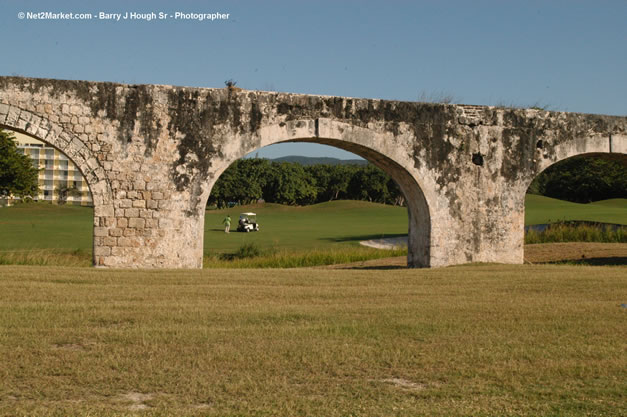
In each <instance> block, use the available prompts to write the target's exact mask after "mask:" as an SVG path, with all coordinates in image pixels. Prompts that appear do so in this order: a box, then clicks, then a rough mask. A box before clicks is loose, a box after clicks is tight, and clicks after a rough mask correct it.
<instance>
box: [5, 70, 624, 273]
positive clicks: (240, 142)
mask: <svg viewBox="0 0 627 417" xmlns="http://www.w3.org/2000/svg"><path fill="white" fill-rule="evenodd" d="M0 126H4V127H7V128H10V129H14V130H17V131H21V132H25V133H28V134H30V135H32V136H34V137H36V138H38V139H41V140H44V141H46V142H48V143H50V144H51V145H53V146H55V147H57V148H58V149H59V150H61V151H62V152H64V153H66V154H67V155H68V156H69V157H70V158H71V159H72V160H73V161H74V162H75V163H76V164H77V165H78V167H79V169H80V170H81V171H82V172H83V174H84V175H85V176H86V179H87V182H88V184H89V186H90V188H91V191H92V193H93V196H94V204H95V217H94V262H95V264H96V265H97V266H103V267H124V268H129V267H142V268H144V267H147V268H156V267H167V268H198V267H201V266H202V249H203V240H202V239H203V225H204V208H205V204H206V201H207V198H208V196H209V193H210V190H211V187H212V186H213V184H214V183H215V181H216V180H217V178H218V177H219V175H220V174H221V173H222V172H223V171H224V170H225V169H226V168H227V167H228V166H229V165H230V164H231V163H233V162H234V161H235V160H237V159H239V158H241V157H242V156H244V155H245V154H247V153H249V152H252V151H254V150H255V149H258V148H259V147H262V146H267V145H269V144H272V143H277V142H283V141H310V142H317V143H325V144H330V145H333V146H337V147H340V148H344V149H346V150H349V151H352V152H355V153H357V154H359V155H362V156H363V157H365V158H367V159H368V160H370V161H372V162H373V163H375V164H376V165H378V166H380V167H381V168H383V169H385V170H386V171H387V172H388V173H389V174H390V175H391V176H392V177H393V178H394V179H395V180H396V182H397V183H398V184H399V186H400V187H401V189H402V190H403V192H404V193H405V195H406V197H407V200H408V211H409V256H408V263H409V265H411V266H443V265H452V264H459V263H465V262H477V261H480V262H507V263H520V262H522V257H523V246H522V245H523V241H522V237H523V224H524V194H525V192H526V190H527V187H528V186H529V184H530V182H531V181H532V180H533V178H534V177H535V176H536V175H537V174H538V173H539V172H540V171H541V170H543V169H545V168H546V167H548V166H549V165H551V164H553V163H555V162H557V161H559V160H561V159H564V158H568V157H570V156H574V155H578V154H584V153H603V154H611V155H614V156H619V157H620V158H625V155H626V154H627V118H624V117H610V116H597V115H582V114H568V113H555V112H546V111H542V110H525V109H502V108H495V107H483V106H465V105H445V104H427V103H407V102H394V101H384V100H370V99H353V98H345V97H324V96H308V95H296V94H284V93H268V92H255V91H245V90H239V89H204V88H186V87H172V86H160V85H121V84H113V83H97V82H82V81H60V80H45V79H29V78H20V77H0Z"/></svg>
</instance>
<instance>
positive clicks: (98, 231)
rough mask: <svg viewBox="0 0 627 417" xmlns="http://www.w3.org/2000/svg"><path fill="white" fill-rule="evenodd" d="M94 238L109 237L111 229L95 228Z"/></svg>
mask: <svg viewBox="0 0 627 417" xmlns="http://www.w3.org/2000/svg"><path fill="white" fill-rule="evenodd" d="M94 236H97V237H104V236H109V229H108V228H106V227H94Z"/></svg>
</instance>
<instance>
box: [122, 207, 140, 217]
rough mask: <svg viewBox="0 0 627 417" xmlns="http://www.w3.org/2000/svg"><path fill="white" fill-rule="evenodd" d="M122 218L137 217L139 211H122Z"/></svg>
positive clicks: (134, 209)
mask: <svg viewBox="0 0 627 417" xmlns="http://www.w3.org/2000/svg"><path fill="white" fill-rule="evenodd" d="M124 216H126V217H128V218H131V217H139V209H136V208H130V209H126V210H124Z"/></svg>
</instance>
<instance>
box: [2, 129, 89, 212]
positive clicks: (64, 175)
mask: <svg viewBox="0 0 627 417" xmlns="http://www.w3.org/2000/svg"><path fill="white" fill-rule="evenodd" d="M11 133H12V134H13V136H15V143H16V144H17V147H18V149H20V150H21V151H22V152H23V153H24V154H25V155H28V156H30V157H31V159H32V160H33V166H34V167H35V168H38V169H39V195H38V196H33V199H34V200H39V201H49V202H51V203H59V202H60V201H63V200H65V201H64V202H65V203H67V204H76V205H83V206H91V205H92V199H91V192H90V191H89V187H88V186H87V182H86V181H85V179H84V178H83V175H82V174H81V172H80V171H79V170H78V168H77V167H76V165H74V163H73V162H72V161H70V160H69V159H68V157H67V156H65V155H64V154H63V153H61V152H60V151H59V150H57V149H55V148H53V147H51V146H48V145H47V144H45V143H43V142H41V141H39V140H37V139H33V138H32V137H30V136H27V135H24V134H21V133H18V132H11ZM4 203H5V204H7V203H8V204H10V203H11V201H5V202H4Z"/></svg>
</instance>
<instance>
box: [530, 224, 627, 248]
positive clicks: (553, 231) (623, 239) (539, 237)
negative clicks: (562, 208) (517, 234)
mask: <svg viewBox="0 0 627 417" xmlns="http://www.w3.org/2000/svg"><path fill="white" fill-rule="evenodd" d="M553 242H601V243H627V227H626V226H612V225H600V224H599V225H597V224H586V223H583V224H577V223H569V222H561V223H554V224H551V225H549V226H548V227H547V228H546V229H545V230H543V231H541V232H538V231H536V230H533V229H532V230H529V231H527V232H526V233H525V243H526V244H533V243H553Z"/></svg>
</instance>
